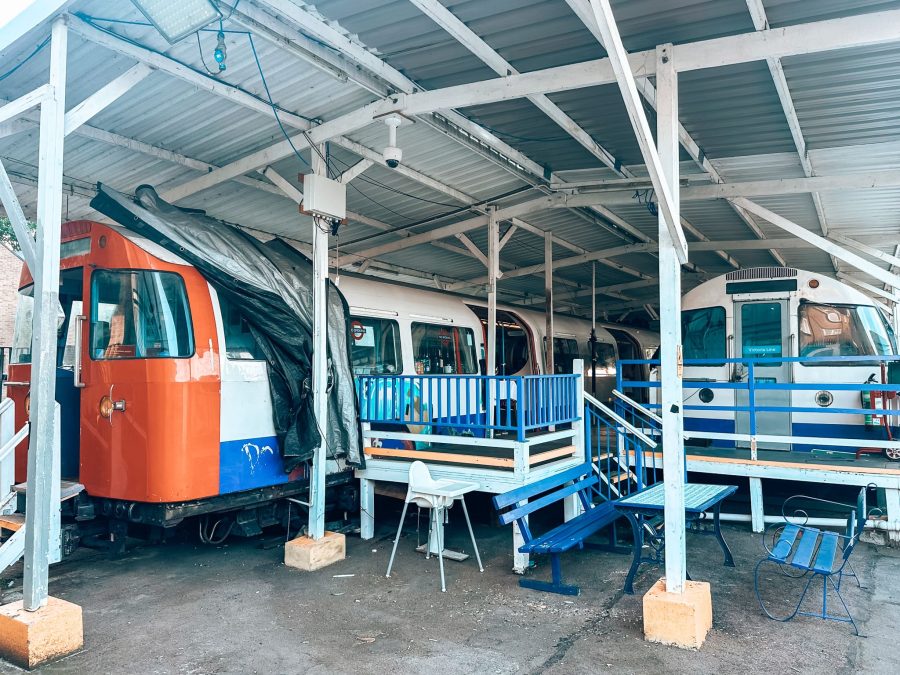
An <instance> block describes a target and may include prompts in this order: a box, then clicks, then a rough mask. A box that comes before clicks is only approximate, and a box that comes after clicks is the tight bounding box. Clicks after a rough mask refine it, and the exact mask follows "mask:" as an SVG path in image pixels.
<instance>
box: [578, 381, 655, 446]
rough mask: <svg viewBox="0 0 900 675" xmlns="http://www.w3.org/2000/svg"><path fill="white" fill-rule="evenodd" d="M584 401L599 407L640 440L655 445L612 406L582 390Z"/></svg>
mask: <svg viewBox="0 0 900 675" xmlns="http://www.w3.org/2000/svg"><path fill="white" fill-rule="evenodd" d="M584 401H585V403H589V404H590V405H592V406H594V407H595V408H599V409H600V410H601V411H603V413H605V414H606V415H608V416H609V417H611V418H612V419H614V420H615V421H616V423H617V424H621V425H622V426H623V427H625V429H627V430H628V431H629V432H630V433H632V434H634V435H635V436H637V437H638V438H639V439H640V440H641V441H643V442H644V443H646V444H647V445H649V446H650V447H651V448H655V447H656V441H654V440H653V439H652V438H650V437H649V436H647V435H646V434H645V433H644V432H643V431H641V430H640V429H638V428H637V427H636V426H634V425H633V424H631V423H630V422H629V421H628V420H626V419H625V418H624V417H622V416H621V415H619V414H618V413H616V412H615V411H614V410H613V409H612V408H610V407H609V406H608V405H606V404H605V403H603V402H602V401H600V400H598V399H596V398H594V397H593V396H591V395H590V394H589V393H587V392H584Z"/></svg>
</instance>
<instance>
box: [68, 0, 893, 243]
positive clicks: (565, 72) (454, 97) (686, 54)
mask: <svg viewBox="0 0 900 675" xmlns="http://www.w3.org/2000/svg"><path fill="white" fill-rule="evenodd" d="M267 4H269V5H271V6H273V7H275V6H276V5H277V6H278V7H279V8H280V9H281V10H282V11H285V12H287V11H295V12H299V14H301V15H304V16H305V17H306V18H307V19H308V18H310V16H311V15H309V14H308V13H306V12H304V11H302V10H299V8H297V7H296V5H293V4H292V3H286V2H284V1H283V0H267ZM889 22H893V23H889ZM322 25H324V24H322ZM79 29H80V30H82V31H85V27H84V25H83V24H82V26H80V27H79ZM332 30H333V29H332ZM85 32H87V31H85ZM335 32H336V31H335ZM95 33H99V35H97V34H92V35H90V36H89V37H88V39H94V40H96V41H101V40H103V37H107V38H108V39H107V40H105V43H107V44H109V43H110V42H113V43H120V44H118V45H116V46H112V47H111V48H113V49H116V50H118V51H123V50H125V48H124V47H122V46H121V45H122V44H125V43H122V42H121V41H120V40H116V39H115V38H109V36H104V35H103V34H102V33H100V32H99V31H95ZM338 35H339V36H340V34H338ZM341 40H343V41H344V42H346V43H349V47H348V48H349V49H352V50H353V51H359V50H362V52H365V50H364V49H362V48H361V47H359V46H358V45H353V43H352V42H351V41H349V40H347V39H346V38H344V37H343V36H340V40H338V41H339V42H340V41H341ZM897 40H900V11H898V10H895V11H893V12H879V13H872V14H866V15H861V16H856V17H847V18H842V19H832V20H829V21H820V22H815V23H809V24H800V25H795V26H788V27H785V28H779V29H772V30H768V31H757V32H755V33H747V34H742V35H735V36H728V37H724V38H716V39H714V40H706V41H700V42H693V43H687V44H684V45H678V46H677V47H675V48H673V51H674V53H675V56H677V58H678V61H679V63H681V62H682V60H683V63H684V64H685V67H683V69H686V70H689V69H696V68H707V67H716V66H724V65H732V64H736V63H746V62H748V61H755V60H760V59H765V58H767V57H769V56H788V55H793V54H803V53H810V52H817V51H825V50H829V49H839V48H847V47H857V46H862V45H870V44H880V43H883V42H894V41H897ZM128 47H131V45H128ZM365 53H366V54H368V56H369V57H371V58H375V59H376V60H377V61H378V62H379V63H380V64H381V66H382V67H383V66H384V65H385V64H384V63H383V62H382V61H381V60H380V59H377V57H375V56H374V55H372V54H369V53H368V52H365ZM627 62H628V63H629V64H630V65H631V70H628V69H627V68H623V69H622V71H621V72H622V73H626V72H628V73H630V72H631V71H636V72H637V74H638V75H644V76H646V75H651V74H653V72H654V71H655V52H654V51H650V52H639V53H635V54H632V55H631V56H630V57H628V59H627ZM190 72H192V71H190ZM379 75H380V74H379ZM194 76H195V77H198V78H199V77H200V76H199V75H197V74H196V73H194ZM615 81H616V76H615V74H614V72H613V69H612V65H611V63H610V61H609V59H598V60H595V61H588V62H583V63H578V64H573V65H570V66H559V67H556V68H548V69H545V70H539V71H534V72H530V73H522V74H520V75H510V76H508V77H505V78H497V79H493V80H486V81H482V82H475V83H470V84H465V85H457V86H453V87H446V88H444V89H439V90H434V91H419V92H417V93H409V94H406V93H403V94H396V95H393V96H390V97H388V98H387V99H384V100H381V101H375V102H374V103H370V104H368V105H366V106H364V107H362V108H360V109H357V110H355V111H352V112H349V113H346V114H345V115H342V116H340V117H337V118H335V119H332V120H329V121H327V122H325V123H323V124H321V125H319V126H317V127H315V128H314V129H312V130H311V131H310V132H309V134H310V137H311V140H312V142H314V143H322V142H325V141H327V140H330V139H332V138H334V137H335V136H341V135H344V134H348V133H351V132H353V131H356V130H357V129H360V128H363V127H365V126H368V125H369V124H371V123H372V121H373V120H375V119H376V118H379V117H381V116H383V115H386V114H388V113H392V112H399V113H403V114H405V115H423V114H425V113H429V112H433V111H436V110H452V109H454V108H463V107H468V106H473V105H481V104H485V103H492V102H498V101H503V100H509V99H514V98H522V97H524V96H528V95H531V94H536V93H551V92H555V91H566V90H571V89H578V88H582V87H590V86H596V85H600V84H610V83H612V82H615ZM251 98H253V97H251ZM256 100H257V101H259V103H261V104H262V105H263V106H267V105H268V104H267V103H265V102H263V101H261V100H259V99H256ZM448 114H450V113H448ZM460 117H461V116H460ZM284 118H285V119H286V120H288V121H289V119H288V116H287V115H284ZM463 119H464V118H463ZM469 124H472V123H471V122H469ZM481 132H482V134H484V133H487V132H484V130H481ZM472 133H473V134H475V133H476V132H474V131H473V132H472ZM476 137H477V136H476ZM482 140H483V139H482ZM293 141H294V145H295V146H296V147H297V148H298V149H299V148H303V147H307V143H306V139H305V138H304V137H303V136H302V135H300V136H299V137H295V138H294V139H293ZM291 153H293V149H292V148H291V144H290V143H288V142H287V140H285V141H282V142H279V143H276V144H275V145H272V146H270V147H268V148H265V149H262V150H259V151H257V152H254V153H251V154H250V155H247V156H245V157H244V158H241V159H239V160H236V161H235V162H233V163H231V164H229V165H226V166H225V167H222V168H221V169H219V170H217V171H214V172H211V173H210V174H209V175H208V176H203V177H202V178H200V179H196V180H195V181H190V182H188V183H185V184H184V185H183V186H180V187H179V188H178V189H176V190H173V191H170V194H168V195H164V197H165V198H167V199H168V200H170V201H172V200H177V199H181V198H184V197H186V196H188V195H190V194H194V193H195V192H198V191H200V190H204V189H206V188H209V187H212V186H213V185H217V184H218V183H221V182H222V181H224V180H228V179H229V178H231V177H233V176H235V175H240V174H242V173H247V172H249V171H253V170H255V169H257V168H259V167H260V166H263V165H265V164H271V163H273V162H275V161H278V160H280V159H283V158H284V157H288V156H290V154H291ZM523 161H526V162H528V163H530V164H534V162H531V160H528V159H527V158H524V159H523ZM657 192H658V193H659V191H657ZM661 200H662V198H661ZM663 208H664V209H665V208H666V207H665V206H663ZM669 215H671V214H669ZM673 227H676V228H677V227H678V224H677V223H673Z"/></svg>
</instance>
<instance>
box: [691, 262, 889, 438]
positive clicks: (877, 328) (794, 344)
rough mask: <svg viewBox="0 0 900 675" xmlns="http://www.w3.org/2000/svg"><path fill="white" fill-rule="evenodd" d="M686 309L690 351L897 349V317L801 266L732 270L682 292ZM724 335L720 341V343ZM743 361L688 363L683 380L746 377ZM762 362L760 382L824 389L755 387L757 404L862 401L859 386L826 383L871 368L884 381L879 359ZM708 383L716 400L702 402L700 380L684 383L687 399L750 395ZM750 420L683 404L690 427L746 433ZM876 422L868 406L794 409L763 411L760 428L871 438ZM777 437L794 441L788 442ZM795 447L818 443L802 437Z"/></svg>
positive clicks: (732, 354)
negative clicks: (868, 420) (890, 318)
mask: <svg viewBox="0 0 900 675" xmlns="http://www.w3.org/2000/svg"><path fill="white" fill-rule="evenodd" d="M794 282H796V283H795V284H794ZM793 286H795V288H793V289H792V287H793ZM735 291H737V292H735ZM682 311H683V324H682V325H683V335H682V342H683V345H684V357H685V359H690V358H713V357H714V356H724V357H726V358H766V357H772V358H777V357H782V356H785V357H787V356H794V357H796V356H809V357H813V356H866V355H885V354H894V353H896V351H897V350H896V344H895V342H894V340H893V335H892V333H891V330H890V325H889V324H888V322H887V321H886V320H885V319H884V317H883V316H882V315H881V313H880V310H878V309H877V308H876V307H875V305H874V303H873V302H872V300H871V299H870V298H868V297H867V296H866V295H864V294H863V293H861V292H859V291H857V290H856V289H854V288H852V287H850V286H847V285H846V284H843V283H840V282H839V281H836V280H834V279H831V278H828V277H826V276H823V275H819V274H814V273H811V272H805V271H802V270H794V269H790V268H759V269H749V270H737V271H735V272H731V273H729V274H727V275H723V276H721V277H718V278H716V279H712V280H710V281H707V282H706V283H704V284H701V285H699V286H697V287H696V288H694V289H693V290H691V291H689V292H688V293H687V294H685V296H684V298H683V300H682ZM723 315H724V322H721V318H722V316H723ZM779 315H780V318H779ZM779 328H780V330H779V332H778V334H776V332H775V331H776V330H778V329H779ZM723 343H724V344H723ZM718 345H722V346H723V351H722V352H720V351H718ZM742 370H744V368H743V367H742V366H741V365H740V364H720V365H686V366H685V368H684V380H685V383H686V384H687V383H689V382H691V383H702V382H703V381H717V382H729V381H738V380H740V379H741V378H743V379H744V380H746V377H747V373H746V372H742ZM755 371H756V372H755V377H756V379H757V382H759V381H764V382H782V383H790V382H794V383H817V384H821V385H822V389H821V390H818V389H814V390H792V391H771V390H770V391H765V392H763V391H758V392H757V401H756V405H757V406H773V407H774V406H778V407H791V408H814V409H822V408H824V407H830V408H834V409H839V408H856V409H858V408H860V407H862V405H861V401H860V392H859V391H841V390H835V389H829V388H828V386H827V385H828V384H841V383H853V384H861V383H864V382H866V381H867V380H868V379H869V377H870V376H872V375H874V376H875V378H876V380H877V381H878V382H879V383H880V382H881V366H880V364H878V363H877V362H870V363H869V364H857V363H854V364H846V365H839V362H835V363H834V365H832V364H815V365H813V364H810V365H806V364H802V363H796V362H794V363H784V364H767V365H765V366H757V367H755ZM710 391H711V392H712V394H713V398H712V400H710V401H705V402H704V401H702V400H701V398H700V389H699V388H693V387H691V388H688V387H686V388H685V401H684V403H685V406H694V405H697V406H704V405H708V406H710V407H712V406H735V405H744V406H746V405H747V404H748V401H747V400H746V396H747V394H746V392H743V391H738V390H729V389H707V390H706V392H705V394H706V395H707V396H708V395H709V392H710ZM820 391H827V392H828V393H829V394H830V395H831V396H832V397H833V402H832V403H831V404H830V405H829V406H822V405H821V402H820V400H819V399H818V396H819V392H820ZM748 420H749V415H748V414H746V413H740V412H738V413H735V412H734V411H716V410H702V409H701V410H691V409H687V408H686V409H685V429H687V430H701V431H718V432H724V433H735V432H737V433H749V428H748ZM877 431H878V429H872V428H871V425H870V426H869V427H868V428H867V427H866V424H865V416H864V415H861V414H849V413H847V414H844V413H833V414H827V415H826V414H821V413H818V414H817V413H813V412H802V411H791V412H783V413H782V412H769V413H759V414H758V415H757V434H772V435H787V436H791V435H794V436H807V437H841V438H861V439H865V438H869V437H871V438H874V437H875V436H874V435H873V434H876V432H877ZM878 438H880V436H878ZM861 445H864V443H861ZM760 447H765V446H764V445H763V444H761V445H760ZM770 447H772V449H783V450H786V449H789V447H788V446H787V445H785V444H774V445H771V444H770ZM794 449H801V450H802V449H811V448H810V447H806V446H799V445H795V447H794ZM848 449H849V448H848Z"/></svg>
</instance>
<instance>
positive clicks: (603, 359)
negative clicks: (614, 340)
mask: <svg viewBox="0 0 900 675" xmlns="http://www.w3.org/2000/svg"><path fill="white" fill-rule="evenodd" d="M588 347H589V348H590V343H589V344H588ZM594 354H596V355H597V374H598V375H615V374H616V348H615V346H614V345H611V344H610V343H608V342H597V346H596V347H595V349H594Z"/></svg>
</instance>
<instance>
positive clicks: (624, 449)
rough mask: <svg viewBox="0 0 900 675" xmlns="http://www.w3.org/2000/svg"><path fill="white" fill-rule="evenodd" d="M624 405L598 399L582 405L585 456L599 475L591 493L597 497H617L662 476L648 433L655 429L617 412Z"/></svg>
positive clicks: (607, 499) (654, 447)
mask: <svg viewBox="0 0 900 675" xmlns="http://www.w3.org/2000/svg"><path fill="white" fill-rule="evenodd" d="M627 407H630V406H628V405H626V404H624V403H623V404H622V405H621V406H618V405H617V406H616V408H617V409H616V410H612V409H610V408H609V407H607V406H606V405H604V404H602V403H600V402H599V401H597V402H595V403H591V402H588V403H587V404H586V405H585V418H584V419H585V425H584V433H585V453H586V460H587V461H588V462H591V463H592V464H593V465H594V468H595V470H596V472H597V475H598V476H599V477H600V482H599V483H598V485H597V487H596V488H595V493H596V494H597V496H598V497H599V498H600V499H601V501H615V500H617V499H621V498H622V497H626V496H628V495H630V494H632V493H634V492H637V491H638V490H642V489H644V488H645V487H647V486H648V485H652V484H654V483H656V482H658V481H659V480H660V479H661V478H662V456H661V455H660V454H659V453H658V452H656V450H657V449H658V446H657V444H656V442H655V441H654V440H653V438H652V437H651V435H650V434H653V433H655V432H653V431H652V430H649V429H648V428H647V427H645V428H644V429H641V426H640V425H641V422H640V421H638V423H637V424H632V423H631V422H630V421H629V420H628V419H627V418H626V417H625V416H624V415H621V414H619V408H621V409H622V410H623V412H624V409H625V408H627ZM626 414H628V415H629V417H631V415H630V414H629V413H626ZM648 430H649V431H650V434H647V433H645V431H648Z"/></svg>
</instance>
